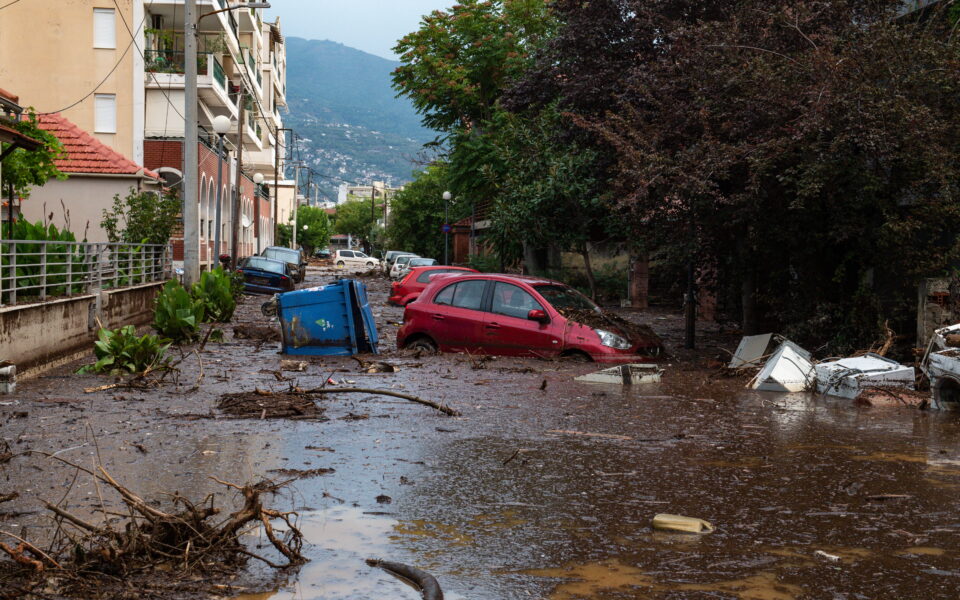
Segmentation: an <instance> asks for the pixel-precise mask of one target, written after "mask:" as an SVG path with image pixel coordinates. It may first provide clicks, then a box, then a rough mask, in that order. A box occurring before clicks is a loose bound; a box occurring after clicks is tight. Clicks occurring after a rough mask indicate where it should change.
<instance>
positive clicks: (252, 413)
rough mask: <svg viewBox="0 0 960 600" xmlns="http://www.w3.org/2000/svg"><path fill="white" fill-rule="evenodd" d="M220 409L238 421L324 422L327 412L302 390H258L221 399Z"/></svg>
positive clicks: (229, 395)
mask: <svg viewBox="0 0 960 600" xmlns="http://www.w3.org/2000/svg"><path fill="white" fill-rule="evenodd" d="M217 408H218V409H220V410H221V411H223V412H224V413H226V414H227V415H229V416H231V417H235V418H238V419H295V420H296V419H304V420H318V419H323V418H324V416H323V412H324V409H323V408H321V407H320V406H317V403H316V402H314V401H313V399H312V398H310V397H309V396H307V395H306V394H304V393H303V392H302V391H301V390H298V389H291V390H288V391H285V392H270V391H266V390H261V389H256V390H254V391H252V392H239V393H235V394H224V395H223V396H220V401H219V402H218V403H217Z"/></svg>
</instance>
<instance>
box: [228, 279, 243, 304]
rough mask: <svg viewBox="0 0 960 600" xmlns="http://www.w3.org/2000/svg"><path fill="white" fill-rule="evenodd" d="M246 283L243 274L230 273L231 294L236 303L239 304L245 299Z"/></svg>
mask: <svg viewBox="0 0 960 600" xmlns="http://www.w3.org/2000/svg"><path fill="white" fill-rule="evenodd" d="M244 282H245V279H244V276H243V273H238V272H237V271H231V272H230V292H231V293H232V294H233V299H234V301H235V302H239V301H240V298H242V297H243V291H244V289H245V288H244Z"/></svg>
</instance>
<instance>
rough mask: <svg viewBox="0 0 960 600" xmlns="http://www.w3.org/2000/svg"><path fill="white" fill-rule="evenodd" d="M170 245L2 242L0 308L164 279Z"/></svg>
mask: <svg viewBox="0 0 960 600" xmlns="http://www.w3.org/2000/svg"><path fill="white" fill-rule="evenodd" d="M172 256H173V255H172V249H171V247H170V245H169V244H107V243H100V244H94V243H87V242H48V241H34V240H0V306H4V305H9V304H17V303H23V302H40V301H44V300H47V299H48V298H53V297H60V296H72V295H76V294H89V293H93V292H95V291H98V290H101V289H112V288H119V287H125V286H130V285H137V284H141V283H150V282H155V281H164V280H166V279H169V278H170V277H171V276H172Z"/></svg>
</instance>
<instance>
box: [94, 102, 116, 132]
mask: <svg viewBox="0 0 960 600" xmlns="http://www.w3.org/2000/svg"><path fill="white" fill-rule="evenodd" d="M93 110H94V114H93V131H94V132H95V133H116V132H117V96H116V94H95V95H94V97H93Z"/></svg>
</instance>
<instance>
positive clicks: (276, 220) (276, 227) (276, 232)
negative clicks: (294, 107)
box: [273, 127, 293, 245]
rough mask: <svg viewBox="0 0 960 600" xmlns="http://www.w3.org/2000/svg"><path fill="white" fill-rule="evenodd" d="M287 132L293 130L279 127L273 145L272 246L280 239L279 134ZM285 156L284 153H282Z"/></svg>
mask: <svg viewBox="0 0 960 600" xmlns="http://www.w3.org/2000/svg"><path fill="white" fill-rule="evenodd" d="M281 131H289V132H290V133H291V134H292V133H293V130H292V129H290V128H289V127H280V128H278V129H277V135H276V136H275V138H274V142H275V143H274V145H273V244H274V245H276V244H277V240H279V239H280V205H279V191H280V132H281ZM283 145H284V147H286V145H287V144H286V137H284V144H283ZM284 154H286V152H284Z"/></svg>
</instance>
